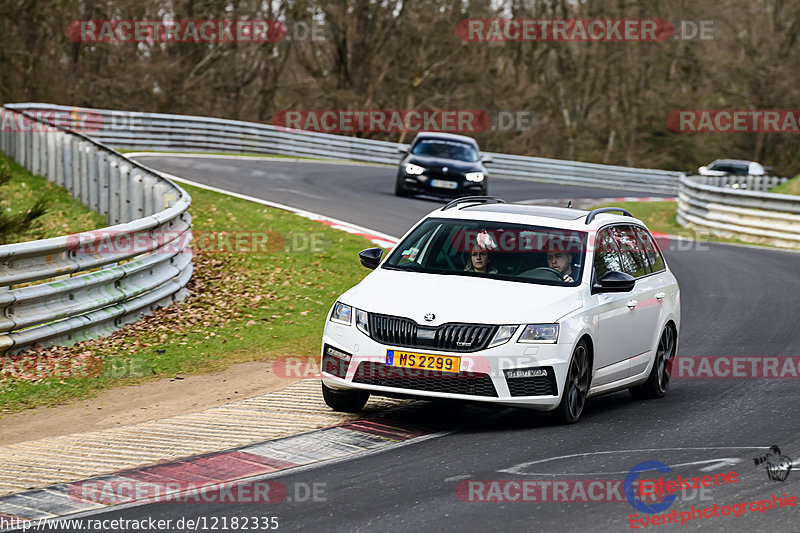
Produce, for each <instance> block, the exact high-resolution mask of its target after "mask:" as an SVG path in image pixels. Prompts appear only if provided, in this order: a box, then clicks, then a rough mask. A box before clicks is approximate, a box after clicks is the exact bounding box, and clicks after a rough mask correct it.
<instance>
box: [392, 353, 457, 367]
mask: <svg viewBox="0 0 800 533" xmlns="http://www.w3.org/2000/svg"><path fill="white" fill-rule="evenodd" d="M386 364H387V365H389V366H399V367H403V368H417V369H420V370H440V371H442V372H458V371H459V369H460V367H461V358H460V357H454V356H452V355H430V354H425V353H416V352H401V351H400V350H386Z"/></svg>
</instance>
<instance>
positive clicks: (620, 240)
mask: <svg viewBox="0 0 800 533" xmlns="http://www.w3.org/2000/svg"><path fill="white" fill-rule="evenodd" d="M612 232H613V234H614V238H615V239H616V241H617V244H618V245H619V250H620V255H621V258H622V271H623V272H625V273H626V274H630V275H631V276H633V277H634V278H640V277H642V276H644V275H646V274H649V273H650V268H649V266H648V264H647V257H645V254H644V250H643V249H642V246H641V245H640V244H639V239H637V236H636V232H635V231H634V228H633V227H632V226H614V228H612Z"/></svg>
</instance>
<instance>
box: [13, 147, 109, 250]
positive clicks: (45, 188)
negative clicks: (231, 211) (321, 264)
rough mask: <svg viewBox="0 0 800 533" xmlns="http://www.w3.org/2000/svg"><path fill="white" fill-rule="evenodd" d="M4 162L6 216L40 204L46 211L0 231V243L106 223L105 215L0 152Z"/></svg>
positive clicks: (55, 235)
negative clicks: (5, 172) (34, 217)
mask: <svg viewBox="0 0 800 533" xmlns="http://www.w3.org/2000/svg"><path fill="white" fill-rule="evenodd" d="M5 165H7V166H8V169H9V174H10V176H9V177H10V179H9V180H8V182H7V183H4V184H2V185H0V210H2V213H3V214H4V215H6V216H12V217H14V216H17V215H19V214H23V213H26V212H27V211H28V210H30V209H31V208H33V206H34V205H36V203H37V201H40V202H42V203H43V205H44V208H45V212H44V214H43V215H42V216H40V217H38V218H36V219H35V220H33V222H31V223H30V224H28V225H26V226H25V227H22V228H18V229H15V230H14V231H9V232H2V233H0V244H10V243H15V242H24V241H35V240H38V239H47V238H50V237H58V236H59V235H66V234H70V233H78V232H81V231H88V230H93V229H97V228H102V227H104V226H107V223H106V218H105V217H104V216H102V215H100V214H98V213H96V212H94V211H92V210H91V209H89V208H87V207H85V206H84V205H83V204H81V203H80V202H79V201H78V200H77V199H75V198H73V197H72V196H71V195H70V193H69V192H68V191H66V190H65V189H64V188H63V187H60V186H58V185H56V184H55V183H53V182H51V181H47V179H46V178H44V177H42V176H34V175H33V174H31V173H30V172H28V171H27V170H26V169H25V168H23V167H22V166H21V165H18V164H17V163H16V162H14V160H13V159H11V158H9V157H6V156H5V154H1V153H0V168H2V167H3V166H5Z"/></svg>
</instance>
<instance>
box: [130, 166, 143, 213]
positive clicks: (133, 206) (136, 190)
mask: <svg viewBox="0 0 800 533" xmlns="http://www.w3.org/2000/svg"><path fill="white" fill-rule="evenodd" d="M129 199H130V202H129V204H128V205H129V208H128V209H129V212H130V219H131V220H136V219H137V218H142V217H145V216H147V214H146V213H145V211H144V175H143V174H142V172H141V171H139V170H135V171H134V172H132V173H131V180H130V195H129Z"/></svg>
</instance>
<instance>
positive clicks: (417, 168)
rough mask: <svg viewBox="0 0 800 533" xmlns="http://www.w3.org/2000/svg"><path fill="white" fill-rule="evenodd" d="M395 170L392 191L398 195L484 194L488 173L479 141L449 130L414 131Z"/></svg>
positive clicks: (449, 195) (402, 151) (487, 161)
mask: <svg viewBox="0 0 800 533" xmlns="http://www.w3.org/2000/svg"><path fill="white" fill-rule="evenodd" d="M400 152H401V153H403V154H406V156H405V157H404V158H403V160H402V161H401V162H400V168H399V169H398V170H397V181H396V183H395V188H394V193H395V194H396V195H397V196H408V195H410V194H431V195H435V196H448V197H456V196H472V195H480V196H486V194H487V193H488V187H487V181H488V175H487V174H486V168H485V167H484V166H483V164H484V163H491V158H489V157H486V156H481V153H480V150H478V143H477V142H475V139H472V138H471V137H465V136H464V135H454V134H452V133H426V132H421V133H419V134H417V136H416V138H415V139H414V142H412V143H411V147H410V148H401V149H400Z"/></svg>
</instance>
